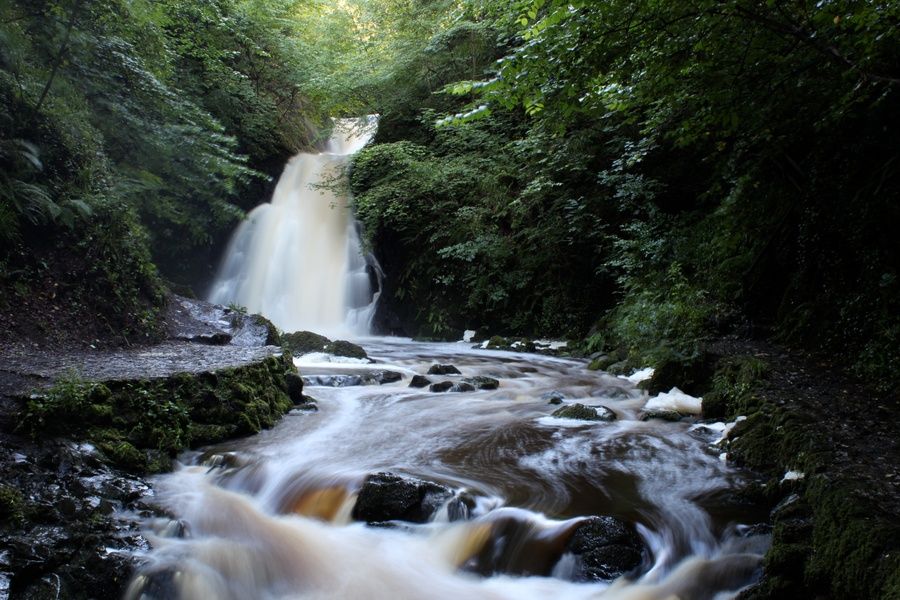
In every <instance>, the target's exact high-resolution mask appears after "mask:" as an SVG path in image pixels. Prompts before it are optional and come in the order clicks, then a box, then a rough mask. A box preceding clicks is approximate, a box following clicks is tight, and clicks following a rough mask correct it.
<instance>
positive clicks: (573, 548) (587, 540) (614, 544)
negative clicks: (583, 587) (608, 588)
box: [566, 517, 644, 581]
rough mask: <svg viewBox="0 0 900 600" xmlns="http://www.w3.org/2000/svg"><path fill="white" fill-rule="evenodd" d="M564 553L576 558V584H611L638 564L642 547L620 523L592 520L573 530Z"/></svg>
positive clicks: (631, 529) (637, 539) (635, 537)
mask: <svg viewBox="0 0 900 600" xmlns="http://www.w3.org/2000/svg"><path fill="white" fill-rule="evenodd" d="M566 550H567V551H568V552H571V553H572V554H573V555H575V558H576V567H575V572H574V574H573V575H574V577H573V578H574V579H575V580H576V581H611V580H613V579H616V578H618V577H621V576H622V575H625V574H627V573H629V572H631V571H634V570H635V569H637V568H638V567H639V566H640V565H641V563H642V561H643V552H644V545H643V543H642V542H641V539H640V537H639V536H638V535H637V533H636V532H635V531H634V529H633V528H631V527H630V526H629V525H627V524H625V523H624V522H623V521H620V520H619V519H616V518H613V517H591V518H589V519H586V520H585V521H584V522H583V523H582V524H580V525H579V526H578V527H577V528H576V529H575V532H574V534H573V535H572V538H571V539H570V540H569V542H568V544H566Z"/></svg>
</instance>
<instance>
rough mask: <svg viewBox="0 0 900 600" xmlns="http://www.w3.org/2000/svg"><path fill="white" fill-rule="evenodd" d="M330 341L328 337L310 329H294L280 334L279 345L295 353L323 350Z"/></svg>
mask: <svg viewBox="0 0 900 600" xmlns="http://www.w3.org/2000/svg"><path fill="white" fill-rule="evenodd" d="M330 343H331V340H330V339H328V338H327V337H325V336H324V335H319V334H318V333H313V332H312V331H295V332H294V333H283V334H281V345H282V346H283V347H284V348H287V349H288V350H290V351H291V353H292V354H295V355H300V354H309V353H310V352H324V351H325V346H327V345H328V344H330Z"/></svg>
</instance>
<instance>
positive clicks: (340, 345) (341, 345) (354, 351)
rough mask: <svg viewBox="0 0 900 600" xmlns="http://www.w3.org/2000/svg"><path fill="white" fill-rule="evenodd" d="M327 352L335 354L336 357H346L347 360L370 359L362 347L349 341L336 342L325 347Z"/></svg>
mask: <svg viewBox="0 0 900 600" xmlns="http://www.w3.org/2000/svg"><path fill="white" fill-rule="evenodd" d="M325 352H328V353H329V354H334V355H335V356H345V357H347V358H359V359H362V360H365V359H368V358H369V355H368V354H366V351H365V350H363V347H362V346H358V345H356V344H354V343H352V342H348V341H347V340H335V341H333V342H331V343H330V344H327V345H326V346H325Z"/></svg>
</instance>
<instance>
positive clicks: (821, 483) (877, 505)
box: [704, 343, 900, 600]
mask: <svg viewBox="0 0 900 600" xmlns="http://www.w3.org/2000/svg"><path fill="white" fill-rule="evenodd" d="M742 345H743V347H741V348H736V347H730V348H727V350H728V351H730V352H731V354H730V355H727V356H725V357H724V358H722V359H721V360H719V362H718V366H717V369H716V370H715V375H714V377H713V379H712V382H711V389H709V390H708V392H707V394H706V397H705V398H704V411H705V412H714V413H717V414H718V415H722V416H725V417H726V418H728V419H731V420H733V419H735V418H737V417H738V416H744V417H746V419H744V420H741V421H740V422H739V423H737V425H736V426H735V428H734V429H733V430H732V431H731V433H730V435H729V440H730V441H729V442H728V448H727V449H728V457H729V460H733V461H734V462H736V463H737V464H739V465H741V466H746V467H749V468H751V469H753V470H756V471H758V472H760V473H762V474H763V475H764V481H765V482H764V483H763V484H762V485H761V487H760V489H759V490H758V491H759V498H758V500H759V501H762V502H767V503H769V505H770V506H772V507H773V509H772V512H771V523H772V528H773V529H772V534H773V539H772V547H771V549H770V550H769V552H768V553H767V555H766V560H765V575H764V577H763V579H762V581H761V582H760V584H759V585H758V586H757V587H755V588H753V589H752V590H749V591H747V592H745V593H744V595H742V596H741V597H742V598H744V599H745V600H748V599H754V600H755V599H762V598H800V597H815V598H843V599H852V598H860V599H863V598H865V599H876V598H882V599H888V598H891V599H893V598H900V541H898V540H900V535H898V534H900V524H898V520H897V514H898V508H900V507H898V491H900V490H898V489H897V486H898V484H900V481H898V478H900V474H898V465H897V461H896V460H884V459H883V458H879V457H883V456H888V457H889V456H897V454H896V450H897V440H898V437H897V423H896V418H893V419H892V418H890V415H891V414H894V416H896V413H895V412H894V411H895V410H896V408H897V407H896V406H893V407H891V406H889V404H888V401H887V400H885V401H884V402H881V403H879V402H877V401H873V398H872V396H871V395H870V394H869V393H867V392H866V391H864V390H863V389H862V388H861V387H859V386H858V385H857V384H855V383H854V382H852V381H849V380H847V379H846V378H844V377H842V376H840V375H838V374H836V373H835V372H834V371H833V370H828V369H825V368H823V367H822V366H821V365H816V364H814V363H812V362H810V361H808V360H806V359H803V358H798V357H797V356H796V355H788V354H785V353H783V352H781V351H780V350H778V349H775V348H773V347H770V346H763V345H761V344H746V343H743V344H742ZM726 346H727V344H726ZM719 350H721V348H719ZM875 400H877V399H875ZM707 404H708V407H707ZM707 409H709V410H708V411H707ZM873 413H875V414H873Z"/></svg>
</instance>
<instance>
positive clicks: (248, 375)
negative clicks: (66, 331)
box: [21, 354, 302, 472]
mask: <svg viewBox="0 0 900 600" xmlns="http://www.w3.org/2000/svg"><path fill="white" fill-rule="evenodd" d="M294 376H296V368H295V367H294V365H293V362H292V360H291V357H290V354H283V355H270V356H268V357H267V358H264V359H261V360H256V361H253V362H249V363H247V364H245V365H241V366H236V367H230V368H224V369H219V370H216V371H206V372H200V373H177V374H175V375H173V376H170V377H159V378H154V379H135V380H114V381H104V382H89V381H79V380H71V379H70V380H62V381H60V382H58V383H57V384H56V385H55V386H54V387H52V388H50V389H49V390H47V392H46V393H43V394H38V395H35V396H33V397H32V398H30V399H29V400H28V402H27V405H26V408H25V411H24V413H23V414H22V415H21V423H22V427H23V428H24V429H26V430H27V431H29V432H31V434H32V435H33V436H35V437H39V436H47V435H53V436H55V435H65V436H67V437H72V438H76V439H84V440H87V441H90V442H91V443H93V444H94V445H95V446H96V447H97V448H98V449H100V450H101V451H102V452H103V454H104V455H105V456H106V458H107V459H109V461H110V462H111V463H112V464H115V465H117V466H119V467H121V468H124V469H127V470H129V471H132V472H160V471H165V470H168V468H169V467H170V465H171V460H172V458H173V457H174V456H175V455H176V454H177V453H179V452H180V451H182V450H184V449H185V448H188V447H193V446H197V445H200V444H207V443H214V442H220V441H224V440H226V439H228V438H232V437H235V436H241V435H248V434H252V433H257V432H258V431H260V430H261V429H265V428H269V427H272V426H273V425H274V424H275V423H276V422H277V421H278V419H279V418H280V417H281V416H282V415H283V414H284V413H286V412H288V411H289V410H290V409H291V408H292V407H293V406H294V401H293V400H292V398H291V396H290V395H289V393H288V392H289V383H288V381H287V378H288V377H291V378H292V381H293V383H292V384H291V385H292V386H293V388H294V390H293V391H294V396H295V397H296V396H297V391H298V390H297V387H298V386H297V383H296V381H294V380H293V377H294ZM299 391H300V397H301V399H302V387H300V388H299Z"/></svg>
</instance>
